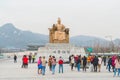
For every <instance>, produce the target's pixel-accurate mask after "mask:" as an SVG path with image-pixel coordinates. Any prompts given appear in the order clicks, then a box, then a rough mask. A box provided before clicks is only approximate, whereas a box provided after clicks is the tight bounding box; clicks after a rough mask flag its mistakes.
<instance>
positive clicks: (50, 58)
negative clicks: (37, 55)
mask: <svg viewBox="0 0 120 80" xmlns="http://www.w3.org/2000/svg"><path fill="white" fill-rule="evenodd" d="M48 66H49V70H50V71H52V56H51V55H50V56H49V60H48Z"/></svg>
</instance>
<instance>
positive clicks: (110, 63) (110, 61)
mask: <svg viewBox="0 0 120 80" xmlns="http://www.w3.org/2000/svg"><path fill="white" fill-rule="evenodd" d="M111 65H112V58H111V56H109V59H108V64H107V67H106V69H108V71H109V72H111V71H110V69H111Z"/></svg>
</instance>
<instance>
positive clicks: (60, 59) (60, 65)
mask: <svg viewBox="0 0 120 80" xmlns="http://www.w3.org/2000/svg"><path fill="white" fill-rule="evenodd" d="M58 64H59V73H61V72H62V73H63V59H62V57H61V56H60V58H59V60H58Z"/></svg>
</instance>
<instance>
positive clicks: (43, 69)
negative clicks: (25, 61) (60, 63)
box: [42, 66, 45, 75]
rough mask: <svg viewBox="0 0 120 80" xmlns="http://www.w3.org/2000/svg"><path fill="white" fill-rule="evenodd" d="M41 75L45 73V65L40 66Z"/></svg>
mask: <svg viewBox="0 0 120 80" xmlns="http://www.w3.org/2000/svg"><path fill="white" fill-rule="evenodd" d="M42 75H45V66H42Z"/></svg>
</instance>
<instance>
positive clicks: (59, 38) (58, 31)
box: [49, 18, 69, 43]
mask: <svg viewBox="0 0 120 80" xmlns="http://www.w3.org/2000/svg"><path fill="white" fill-rule="evenodd" d="M49 31H50V34H49V37H50V43H69V29H68V28H65V26H64V25H63V24H61V20H60V18H58V21H57V24H53V27H52V28H49Z"/></svg>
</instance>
